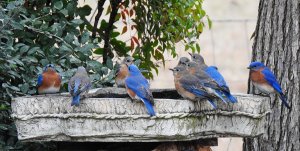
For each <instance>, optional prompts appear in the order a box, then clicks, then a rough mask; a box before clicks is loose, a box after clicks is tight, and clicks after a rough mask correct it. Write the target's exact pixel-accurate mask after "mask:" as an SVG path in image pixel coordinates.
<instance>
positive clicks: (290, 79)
mask: <svg viewBox="0 0 300 151" xmlns="http://www.w3.org/2000/svg"><path fill="white" fill-rule="evenodd" d="M258 14H259V15H258V22H257V25H256V30H255V36H254V39H255V42H254V45H253V53H252V60H253V61H261V62H263V63H265V64H266V65H267V66H268V67H269V68H270V69H271V70H272V71H273V72H274V74H275V76H276V77H277V79H278V81H279V83H280V84H281V87H282V89H283V92H284V93H285V94H286V96H287V98H288V102H289V104H290V105H291V107H292V109H291V110H288V109H287V108H286V107H284V106H283V105H282V103H281V101H280V100H279V97H278V96H275V95H271V102H270V103H271V110H272V112H271V114H270V115H269V116H268V117H267V120H268V122H267V123H268V124H267V125H266V126H267V131H266V132H265V134H264V135H263V136H261V137H259V138H254V139H250V138H245V139H244V151H292V150H293V151H299V150H300V135H299V131H300V129H299V122H300V111H299V110H300V105H299V104H300V103H299V100H300V89H299V87H300V76H299V73H300V50H299V49H300V44H299V42H300V34H299V28H300V23H299V21H300V1H299V0H260V4H259V10H258ZM254 90H255V91H254ZM249 92H250V93H254V92H257V91H256V89H255V88H254V87H253V85H252V84H250V85H249Z"/></svg>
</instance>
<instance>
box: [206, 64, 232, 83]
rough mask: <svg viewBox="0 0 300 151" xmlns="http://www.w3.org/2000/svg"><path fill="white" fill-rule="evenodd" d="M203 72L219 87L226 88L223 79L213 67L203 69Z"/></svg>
mask: <svg viewBox="0 0 300 151" xmlns="http://www.w3.org/2000/svg"><path fill="white" fill-rule="evenodd" d="M205 72H206V73H207V74H208V75H209V76H210V77H211V78H213V79H214V80H215V81H216V82H217V83H218V84H219V85H220V86H227V84H226V81H225V79H224V77H223V76H222V75H221V73H220V72H219V71H218V70H217V68H216V67H215V66H209V67H207V68H206V69H205Z"/></svg>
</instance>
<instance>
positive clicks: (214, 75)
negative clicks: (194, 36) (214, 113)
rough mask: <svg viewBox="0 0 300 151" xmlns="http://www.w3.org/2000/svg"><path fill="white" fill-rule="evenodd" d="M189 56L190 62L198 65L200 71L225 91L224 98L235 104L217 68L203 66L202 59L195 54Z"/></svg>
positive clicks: (234, 99)
mask: <svg viewBox="0 0 300 151" xmlns="http://www.w3.org/2000/svg"><path fill="white" fill-rule="evenodd" d="M189 54H190V55H191V58H192V60H193V61H194V62H196V63H197V64H198V65H199V68H200V69H202V70H204V71H205V72H206V73H207V74H208V75H209V76H210V77H211V78H212V79H214V80H215V81H216V82H217V83H218V85H219V86H221V87H223V88H224V89H226V91H225V92H224V95H225V96H226V98H227V99H228V100H229V101H230V102H232V103H236V102H237V99H236V98H235V97H234V96H233V95H232V94H231V93H230V90H229V87H228V86H227V84H226V81H225V79H224V77H223V76H222V75H221V73H220V72H219V71H218V68H217V67H216V66H207V65H206V64H205V61H204V59H203V57H202V56H201V55H200V54H196V53H189Z"/></svg>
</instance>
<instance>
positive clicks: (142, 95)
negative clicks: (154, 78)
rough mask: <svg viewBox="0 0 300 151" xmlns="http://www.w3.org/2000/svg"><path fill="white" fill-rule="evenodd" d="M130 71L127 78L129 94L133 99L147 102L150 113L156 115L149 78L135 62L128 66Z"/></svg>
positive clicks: (126, 85) (126, 84)
mask: <svg viewBox="0 0 300 151" xmlns="http://www.w3.org/2000/svg"><path fill="white" fill-rule="evenodd" d="M128 71H129V74H128V76H127V77H126V79H125V87H126V90H127V93H128V95H129V96H130V97H131V98H132V99H137V100H141V101H142V102H143V103H144V104H145V106H146V109H147V111H148V113H149V115H150V116H155V111H154V109H153V105H154V100H153V96H152V92H151V91H150V85H149V83H148V81H147V79H146V78H145V77H144V76H143V75H142V73H141V71H140V70H139V69H138V67H137V66H136V65H134V64H132V65H129V66H128Z"/></svg>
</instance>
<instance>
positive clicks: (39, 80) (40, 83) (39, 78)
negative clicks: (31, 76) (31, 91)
mask: <svg viewBox="0 0 300 151" xmlns="http://www.w3.org/2000/svg"><path fill="white" fill-rule="evenodd" d="M42 82H43V75H42V74H39V76H38V81H37V86H40V85H42Z"/></svg>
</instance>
